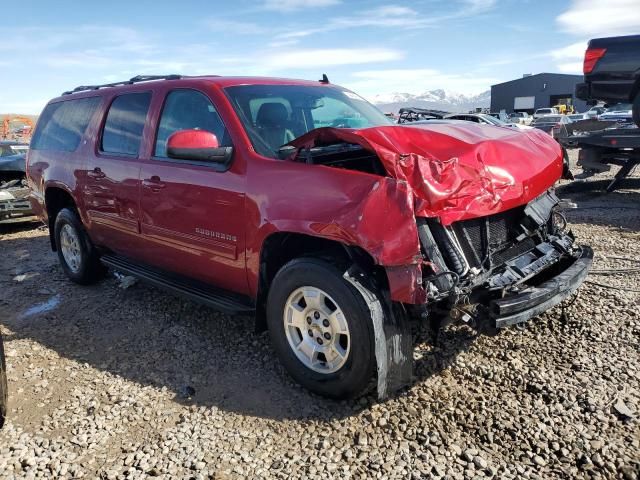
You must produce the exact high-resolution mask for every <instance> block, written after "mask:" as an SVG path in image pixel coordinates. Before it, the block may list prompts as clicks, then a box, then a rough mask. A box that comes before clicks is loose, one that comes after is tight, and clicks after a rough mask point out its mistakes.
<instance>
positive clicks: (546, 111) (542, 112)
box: [533, 107, 560, 120]
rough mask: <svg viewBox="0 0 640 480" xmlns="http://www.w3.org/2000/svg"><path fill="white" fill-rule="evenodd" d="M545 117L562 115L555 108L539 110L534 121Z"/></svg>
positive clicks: (535, 113)
mask: <svg viewBox="0 0 640 480" xmlns="http://www.w3.org/2000/svg"><path fill="white" fill-rule="evenodd" d="M545 115H560V112H559V111H558V109H557V108H555V107H550V108H539V109H537V110H536V111H535V112H534V113H533V118H534V120H535V119H536V118H540V117H544V116H545Z"/></svg>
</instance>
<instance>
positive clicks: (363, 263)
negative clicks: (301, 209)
mask: <svg viewBox="0 0 640 480" xmlns="http://www.w3.org/2000/svg"><path fill="white" fill-rule="evenodd" d="M300 257H314V258H320V259H326V260H330V261H331V262H332V263H334V264H336V265H337V266H338V267H339V268H340V269H344V270H345V271H346V270H347V269H348V268H350V267H351V266H353V265H357V266H358V267H359V269H361V270H362V271H364V272H366V273H368V274H370V275H371V277H372V278H374V279H375V281H376V283H377V284H378V286H379V287H380V288H388V283H387V277H386V273H385V271H384V268H383V267H381V266H379V265H377V264H376V262H375V260H374V259H373V257H371V255H369V253H367V252H366V251H365V250H364V249H362V248H361V247H358V246H353V245H347V244H345V243H342V242H339V241H337V240H331V239H327V238H324V237H316V236H313V235H308V234H304V233H297V232H273V233H271V234H270V235H269V236H267V237H266V238H265V239H264V242H263V243H262V248H261V250H260V260H259V272H258V288H257V293H256V325H255V326H256V330H257V331H264V330H266V328H267V324H266V300H267V295H268V292H269V288H270V286H271V283H272V281H273V279H274V278H275V276H276V274H277V273H278V271H279V270H280V269H281V268H282V267H283V266H284V265H285V264H286V263H288V262H289V261H291V260H294V259H296V258H300Z"/></svg>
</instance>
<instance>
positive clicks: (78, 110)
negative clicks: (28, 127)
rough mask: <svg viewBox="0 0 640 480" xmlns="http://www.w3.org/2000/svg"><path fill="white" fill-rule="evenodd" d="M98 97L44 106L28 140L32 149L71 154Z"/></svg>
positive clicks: (91, 114)
mask: <svg viewBox="0 0 640 480" xmlns="http://www.w3.org/2000/svg"><path fill="white" fill-rule="evenodd" d="M99 104H100V97H89V98H78V99H75V100H65V101H62V102H57V103H50V104H49V105H47V106H46V107H45V109H44V111H43V112H42V115H40V119H39V120H38V126H37V127H36V131H35V132H34V134H33V139H32V140H31V148H32V149H34V150H51V151H58V152H73V151H74V150H75V149H76V148H78V145H80V140H81V139H82V136H83V135H84V132H85V130H86V129H87V125H89V122H90V121H91V118H92V117H93V114H94V113H95V111H96V109H97V108H98V105H99Z"/></svg>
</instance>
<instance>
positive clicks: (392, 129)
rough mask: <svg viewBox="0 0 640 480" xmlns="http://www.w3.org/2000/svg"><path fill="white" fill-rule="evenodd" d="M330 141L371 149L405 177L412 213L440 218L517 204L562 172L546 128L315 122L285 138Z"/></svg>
mask: <svg viewBox="0 0 640 480" xmlns="http://www.w3.org/2000/svg"><path fill="white" fill-rule="evenodd" d="M336 142H347V143H353V144H359V145H361V146H362V147H363V148H365V149H367V150H369V151H371V152H374V153H375V154H377V156H378V157H379V158H380V160H381V161H382V164H383V165H384V168H385V169H386V171H387V173H388V174H389V176H390V177H393V178H395V179H397V180H399V181H403V182H406V183H407V184H408V186H409V188H410V190H411V191H412V193H413V196H414V210H415V215H416V216H424V217H439V218H440V221H441V222H442V223H443V224H444V225H448V224H450V223H452V222H455V221H458V220H464V219H467V218H474V217H479V216H485V215H491V214H495V213H499V212H502V211H504V210H508V209H510V208H514V207H517V206H519V205H523V204H526V203H528V202H529V201H531V200H533V199H534V198H535V197H537V196H538V195H540V194H542V193H543V192H544V191H545V190H547V189H548V188H549V187H551V186H552V185H553V184H554V183H555V182H556V181H557V180H558V179H559V178H560V176H561V175H562V166H563V165H562V149H561V147H560V145H559V144H558V143H557V142H556V141H555V140H554V139H553V138H552V137H550V136H549V135H548V134H546V133H544V132H542V131H540V130H537V129H532V130H519V129H511V128H506V127H494V126H489V125H478V124H472V123H468V124H467V123H465V124H464V125H459V124H433V125H427V124H421V125H402V126H400V125H398V126H384V127H372V128H366V129H359V130H354V129H338V128H319V129H316V130H312V131H311V132H309V133H307V134H305V135H303V136H301V137H299V138H297V139H296V140H294V141H293V142H291V145H293V146H295V147H298V148H312V147H314V146H320V145H328V144H332V143H336Z"/></svg>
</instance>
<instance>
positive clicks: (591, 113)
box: [585, 106, 607, 118]
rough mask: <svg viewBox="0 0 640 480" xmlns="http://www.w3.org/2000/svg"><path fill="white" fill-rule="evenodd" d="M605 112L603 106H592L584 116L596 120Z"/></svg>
mask: <svg viewBox="0 0 640 480" xmlns="http://www.w3.org/2000/svg"><path fill="white" fill-rule="evenodd" d="M606 110H607V108H606V107H604V106H593V107H591V108H590V109H589V110H587V111H586V113H585V115H586V116H587V118H598V117H599V116H600V115H601V114H603V113H604V112H605V111H606Z"/></svg>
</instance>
